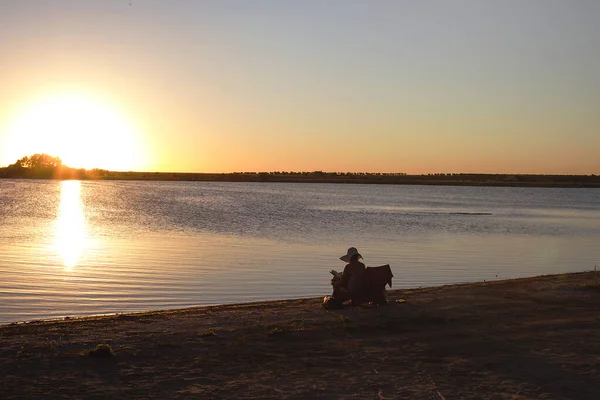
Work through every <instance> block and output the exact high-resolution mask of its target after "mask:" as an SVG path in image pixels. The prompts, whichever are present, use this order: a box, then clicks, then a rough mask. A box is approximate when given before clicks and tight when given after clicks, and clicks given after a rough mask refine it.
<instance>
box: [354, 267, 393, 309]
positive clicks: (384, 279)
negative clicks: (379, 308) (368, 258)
mask: <svg viewBox="0 0 600 400" xmlns="http://www.w3.org/2000/svg"><path fill="white" fill-rule="evenodd" d="M393 277H394V274H392V269H391V268H390V265H389V264H386V265H382V266H381V267H367V269H366V270H365V274H364V275H363V279H364V285H365V286H364V292H363V298H362V299H361V301H363V302H373V303H375V304H378V305H385V304H387V292H386V290H385V286H386V285H389V286H390V288H391V287H392V278H393Z"/></svg>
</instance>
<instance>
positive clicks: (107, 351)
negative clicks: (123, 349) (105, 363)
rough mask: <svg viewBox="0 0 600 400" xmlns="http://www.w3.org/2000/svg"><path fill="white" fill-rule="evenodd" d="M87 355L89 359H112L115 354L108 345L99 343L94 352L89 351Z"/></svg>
mask: <svg viewBox="0 0 600 400" xmlns="http://www.w3.org/2000/svg"><path fill="white" fill-rule="evenodd" d="M88 355H89V356H91V357H101V358H109V357H113V356H114V355H115V353H114V352H113V349H112V347H110V344H105V343H100V344H98V346H96V348H95V349H94V350H90V351H89V353H88Z"/></svg>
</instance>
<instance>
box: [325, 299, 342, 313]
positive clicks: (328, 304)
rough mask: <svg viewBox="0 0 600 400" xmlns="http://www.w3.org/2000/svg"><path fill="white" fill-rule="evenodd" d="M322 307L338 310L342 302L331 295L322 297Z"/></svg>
mask: <svg viewBox="0 0 600 400" xmlns="http://www.w3.org/2000/svg"><path fill="white" fill-rule="evenodd" d="M323 307H325V308H326V309H328V310H338V309H341V308H344V303H343V302H342V301H340V300H338V299H336V298H335V297H333V296H325V297H323Z"/></svg>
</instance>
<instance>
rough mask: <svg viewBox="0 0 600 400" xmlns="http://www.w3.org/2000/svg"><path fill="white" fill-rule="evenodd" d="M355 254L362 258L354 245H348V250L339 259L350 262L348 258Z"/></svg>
mask: <svg viewBox="0 0 600 400" xmlns="http://www.w3.org/2000/svg"><path fill="white" fill-rule="evenodd" d="M357 254H358V258H362V256H361V255H360V253H359V252H358V250H356V247H350V248H349V249H348V252H347V253H346V254H344V255H343V256H341V257H340V260H342V261H344V262H350V259H351V258H352V257H354V256H355V255H357Z"/></svg>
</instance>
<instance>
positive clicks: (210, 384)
mask: <svg viewBox="0 0 600 400" xmlns="http://www.w3.org/2000/svg"><path fill="white" fill-rule="evenodd" d="M390 294H391V297H392V299H394V300H395V299H399V298H401V299H405V300H406V302H403V303H400V302H393V303H392V304H390V305H388V306H385V307H379V308H361V307H356V308H347V309H344V310H329V311H327V310H325V309H323V308H322V307H321V299H304V300H292V301H281V302H267V303H260V304H248V305H236V306H217V307H205V308H193V309H185V310H177V311H162V312H151V313H144V314H135V315H117V316H108V317H99V318H87V319H73V320H66V321H54V322H33V323H28V324H13V325H6V326H1V327H0V356H1V357H0V398H2V399H11V398H18V399H42V398H51V399H54V398H69V399H71V398H114V399H124V398H135V399H145V398H156V399H171V398H182V399H243V398H247V399H315V398H323V399H383V398H386V399H447V400H451V399H574V400H583V399H599V398H600V313H599V312H598V307H599V305H598V304H599V300H600V279H598V277H597V276H596V275H595V273H593V272H589V273H578V274H566V275H554V276H544V277H537V278H528V279H518V280H510V281H502V282H488V283H475V284H467V285H454V286H443V287H437V288H428V289H416V290H406V291H392V292H390Z"/></svg>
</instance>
